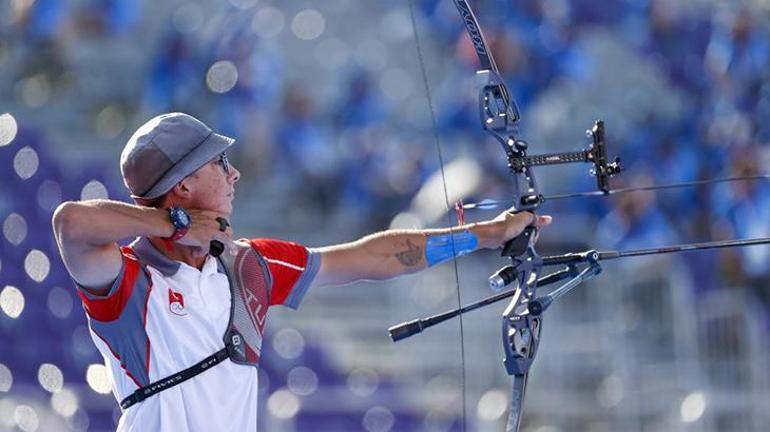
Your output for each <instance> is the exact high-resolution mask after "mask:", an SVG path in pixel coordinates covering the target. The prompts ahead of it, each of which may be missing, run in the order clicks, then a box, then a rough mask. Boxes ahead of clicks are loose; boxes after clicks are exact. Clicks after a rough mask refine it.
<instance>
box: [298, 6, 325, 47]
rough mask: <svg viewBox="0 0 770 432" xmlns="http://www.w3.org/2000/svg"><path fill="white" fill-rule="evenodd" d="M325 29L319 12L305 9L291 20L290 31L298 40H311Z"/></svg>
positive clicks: (323, 20)
mask: <svg viewBox="0 0 770 432" xmlns="http://www.w3.org/2000/svg"><path fill="white" fill-rule="evenodd" d="M325 28H326V20H325V19H324V16H323V15H322V14H321V12H318V11H317V10H315V9H305V10H302V11H300V12H298V13H297V15H295V16H294V19H292V20H291V31H292V33H294V36H296V37H297V38H298V39H301V40H306V41H309V40H313V39H317V38H318V37H319V36H321V35H322V34H323V32H324V29H325Z"/></svg>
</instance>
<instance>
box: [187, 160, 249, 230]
mask: <svg viewBox="0 0 770 432" xmlns="http://www.w3.org/2000/svg"><path fill="white" fill-rule="evenodd" d="M240 177H241V173H240V171H238V170H237V169H236V168H235V167H234V166H232V165H230V163H229V160H228V159H227V156H226V154H224V153H223V154H221V155H218V156H217V157H215V158H214V159H212V160H211V161H209V163H207V164H206V165H203V166H202V167H200V168H199V169H198V170H197V171H196V172H195V173H193V174H192V175H191V176H190V177H188V178H187V179H185V183H186V184H187V185H188V188H190V190H191V191H192V196H191V198H190V202H189V203H188V204H187V206H188V207H189V208H198V209H207V210H213V211H217V212H220V213H224V214H227V215H230V214H231V213H232V211H233V198H234V197H235V183H236V182H237V181H238V179H239V178H240Z"/></svg>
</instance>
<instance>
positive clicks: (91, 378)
mask: <svg viewBox="0 0 770 432" xmlns="http://www.w3.org/2000/svg"><path fill="white" fill-rule="evenodd" d="M86 382H87V383H88V386H89V387H91V390H93V391H95V392H96V393H99V394H109V393H110V392H111V391H112V387H111V386H110V378H109V376H108V374H107V368H106V367H105V366H104V365H103V364H96V363H95V364H92V365H89V366H88V369H87V370H86Z"/></svg>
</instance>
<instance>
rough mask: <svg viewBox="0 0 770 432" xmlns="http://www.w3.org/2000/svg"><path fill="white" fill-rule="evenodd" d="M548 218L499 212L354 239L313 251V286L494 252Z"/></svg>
mask: <svg viewBox="0 0 770 432" xmlns="http://www.w3.org/2000/svg"><path fill="white" fill-rule="evenodd" d="M550 221H551V218H550V217H549V216H539V217H536V216H534V215H533V214H532V213H528V212H522V213H517V214H511V213H508V212H504V213H502V214H500V215H499V216H498V217H497V218H495V219H493V220H490V221H484V222H477V223H472V224H468V225H463V226H459V227H453V228H445V229H429V230H390V231H382V232H379V233H376V234H372V235H368V236H366V237H363V238H361V239H359V240H357V241H354V242H351V243H345V244H340V245H334V246H327V247H323V248H319V249H316V252H318V253H320V254H321V268H320V269H319V271H318V274H317V275H316V277H315V279H314V280H313V283H312V286H324V285H344V284H347V283H351V282H356V281H360V280H385V279H390V278H394V277H397V276H401V275H404V274H409V273H415V272H418V271H420V270H423V269H425V268H427V267H430V266H433V265H436V264H439V263H441V262H444V261H447V260H450V259H452V258H453V256H455V255H458V256H459V255H466V254H468V253H471V252H473V251H475V250H478V249H495V248H498V247H500V246H502V245H503V243H505V242H506V241H508V240H510V239H512V238H514V237H516V236H518V235H519V234H521V232H522V231H524V229H525V228H526V227H527V226H529V225H534V226H537V227H540V226H545V225H547V224H549V223H550Z"/></svg>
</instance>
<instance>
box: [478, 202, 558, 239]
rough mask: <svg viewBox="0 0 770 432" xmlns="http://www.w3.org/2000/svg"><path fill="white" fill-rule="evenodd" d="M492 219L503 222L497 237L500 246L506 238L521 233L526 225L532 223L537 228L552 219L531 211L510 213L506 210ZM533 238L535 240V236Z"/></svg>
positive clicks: (511, 237) (547, 223)
mask: <svg viewBox="0 0 770 432" xmlns="http://www.w3.org/2000/svg"><path fill="white" fill-rule="evenodd" d="M492 221H493V222H496V223H502V224H504V226H503V229H502V232H501V234H500V238H499V246H502V245H503V244H505V242H507V241H508V240H511V239H513V238H515V237H517V236H518V235H519V234H521V233H522V232H523V231H524V229H525V228H527V227H528V226H530V225H532V226H534V227H535V228H538V229H539V228H541V227H544V226H546V225H549V224H550V223H551V221H552V218H551V216H537V215H535V214H534V213H531V212H520V213H512V212H510V211H508V210H506V211H504V212H502V213H500V214H499V215H498V216H497V217H496V218H494V219H493V220H492ZM538 235H539V231H538ZM535 240H537V238H535Z"/></svg>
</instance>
